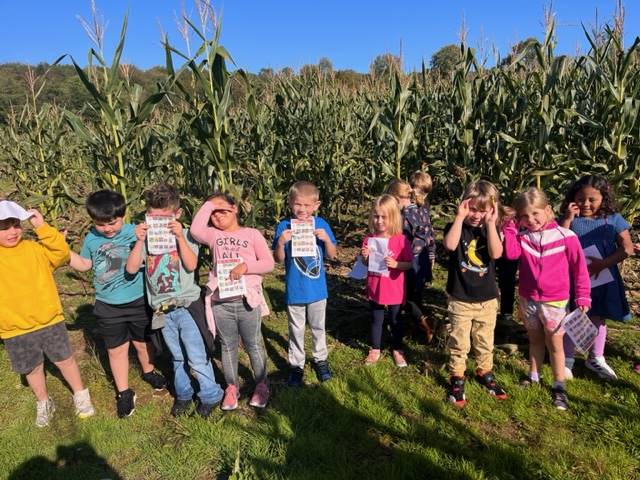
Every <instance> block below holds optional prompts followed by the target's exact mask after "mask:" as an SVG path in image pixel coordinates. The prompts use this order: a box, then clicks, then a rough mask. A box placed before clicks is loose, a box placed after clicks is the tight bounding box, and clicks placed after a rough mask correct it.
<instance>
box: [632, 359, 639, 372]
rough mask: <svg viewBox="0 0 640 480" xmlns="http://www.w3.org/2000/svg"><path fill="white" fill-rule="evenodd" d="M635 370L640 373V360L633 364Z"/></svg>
mask: <svg viewBox="0 0 640 480" xmlns="http://www.w3.org/2000/svg"><path fill="white" fill-rule="evenodd" d="M633 371H634V372H636V373H640V362H636V363H635V364H634V365H633Z"/></svg>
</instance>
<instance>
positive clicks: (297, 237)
mask: <svg viewBox="0 0 640 480" xmlns="http://www.w3.org/2000/svg"><path fill="white" fill-rule="evenodd" d="M315 229H316V225H315V220H314V219H313V218H310V219H308V220H298V219H296V218H292V219H291V256H292V257H315V255H316V236H315V235H314V233H313V232H314V231H315Z"/></svg>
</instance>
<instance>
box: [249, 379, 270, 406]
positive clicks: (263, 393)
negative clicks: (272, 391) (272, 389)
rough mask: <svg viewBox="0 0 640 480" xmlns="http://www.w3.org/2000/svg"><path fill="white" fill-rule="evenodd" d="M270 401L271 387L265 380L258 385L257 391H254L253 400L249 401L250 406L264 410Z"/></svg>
mask: <svg viewBox="0 0 640 480" xmlns="http://www.w3.org/2000/svg"><path fill="white" fill-rule="evenodd" d="M268 401H269V385H267V381H266V380H263V381H262V382H260V383H258V384H257V385H256V389H255V390H254V391H253V395H251V400H249V405H251V406H252V407H256V408H264V407H266V406H267V402H268Z"/></svg>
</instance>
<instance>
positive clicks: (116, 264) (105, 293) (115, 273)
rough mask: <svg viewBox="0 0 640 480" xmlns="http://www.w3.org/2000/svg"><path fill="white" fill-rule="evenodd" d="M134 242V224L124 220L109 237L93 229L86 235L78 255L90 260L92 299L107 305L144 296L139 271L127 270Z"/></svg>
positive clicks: (122, 302)
mask: <svg viewBox="0 0 640 480" xmlns="http://www.w3.org/2000/svg"><path fill="white" fill-rule="evenodd" d="M135 243H136V234H135V226H134V225H131V224H129V223H125V224H124V225H123V226H122V229H121V230H120V231H119V232H118V233H117V234H116V235H115V236H114V237H112V238H107V237H105V236H103V235H102V234H101V233H99V232H98V231H97V230H96V229H95V228H92V229H91V231H90V232H89V233H88V234H87V236H86V237H85V239H84V243H83V244H82V249H81V250H80V256H81V257H83V258H86V259H89V260H91V263H92V264H93V265H92V269H93V286H94V288H95V290H96V300H100V301H101V302H104V303H109V304H111V305H122V304H124V303H129V302H133V301H134V300H137V299H139V298H140V297H142V296H143V295H144V283H143V280H142V272H141V271H140V272H138V273H136V274H134V275H131V274H129V273H127V271H126V270H125V266H126V264H127V257H128V256H129V252H130V251H131V249H132V248H133V245H134V244H135Z"/></svg>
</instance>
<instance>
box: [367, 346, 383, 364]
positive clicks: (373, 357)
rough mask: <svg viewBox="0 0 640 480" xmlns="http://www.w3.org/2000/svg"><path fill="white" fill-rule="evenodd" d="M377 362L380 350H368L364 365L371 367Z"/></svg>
mask: <svg viewBox="0 0 640 480" xmlns="http://www.w3.org/2000/svg"><path fill="white" fill-rule="evenodd" d="M378 360H380V349H379V348H372V349H371V350H369V355H367V358H365V359H364V363H365V365H373V364H374V363H376V362H377V361H378Z"/></svg>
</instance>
